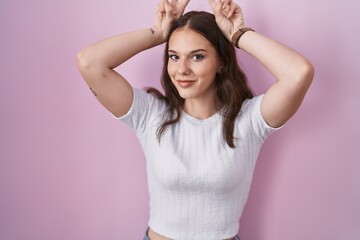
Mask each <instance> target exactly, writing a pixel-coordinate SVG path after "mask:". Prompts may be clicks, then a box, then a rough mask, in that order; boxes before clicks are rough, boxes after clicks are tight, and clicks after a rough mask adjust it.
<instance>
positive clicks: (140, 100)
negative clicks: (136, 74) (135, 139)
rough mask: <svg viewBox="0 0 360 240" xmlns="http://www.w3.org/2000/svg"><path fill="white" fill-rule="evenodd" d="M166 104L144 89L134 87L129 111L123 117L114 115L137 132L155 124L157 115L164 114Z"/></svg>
mask: <svg viewBox="0 0 360 240" xmlns="http://www.w3.org/2000/svg"><path fill="white" fill-rule="evenodd" d="M164 104H165V103H162V102H161V100H159V99H158V98H156V97H155V96H153V95H151V94H149V93H147V92H145V91H144V90H141V89H137V88H133V101H132V105H131V107H130V109H129V111H128V112H127V113H126V114H125V115H124V116H122V117H116V116H115V115H113V114H112V116H113V117H114V118H115V119H117V120H119V121H121V122H123V123H124V124H126V125H127V126H129V127H130V128H131V129H133V130H134V131H135V132H138V133H140V132H145V130H146V129H147V128H148V127H149V125H153V123H154V119H155V118H156V116H160V115H162V113H163V109H165V108H164Z"/></svg>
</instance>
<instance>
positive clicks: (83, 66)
mask: <svg viewBox="0 0 360 240" xmlns="http://www.w3.org/2000/svg"><path fill="white" fill-rule="evenodd" d="M162 42H163V40H162V36H161V34H160V33H159V31H156V30H154V29H152V30H150V29H144V30H139V31H135V32H130V33H125V34H120V35H118V36H115V37H111V38H108V39H105V40H103V41H100V42H98V43H95V44H93V45H91V46H89V47H87V48H85V49H84V50H82V51H80V52H79V53H78V56H77V62H78V68H79V70H80V73H81V75H82V77H83V78H84V80H85V81H86V83H87V84H88V86H89V87H90V89H91V91H92V92H93V93H94V95H95V96H96V98H97V99H98V100H99V101H100V103H101V104H102V105H103V106H104V107H105V108H106V109H108V110H109V111H110V112H111V113H112V114H114V115H115V116H117V117H121V116H123V115H124V114H125V113H127V112H128V110H129V109H130V107H131V104H132V99H133V96H132V94H133V92H132V88H131V86H130V84H129V83H128V81H126V79H125V78H124V77H123V76H121V74H119V73H117V72H116V71H115V70H114V68H116V67H117V66H119V65H120V64H122V63H124V62H125V61H126V60H128V59H129V58H131V57H132V56H134V55H136V54H137V53H139V52H141V51H143V50H145V49H148V48H151V47H153V46H156V45H158V44H161V43H162Z"/></svg>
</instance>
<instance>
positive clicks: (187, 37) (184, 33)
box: [169, 28, 216, 52]
mask: <svg viewBox="0 0 360 240" xmlns="http://www.w3.org/2000/svg"><path fill="white" fill-rule="evenodd" d="M194 49H205V50H207V51H215V52H216V50H215V48H214V47H213V46H212V44H211V43H210V41H209V40H207V39H206V38H205V37H204V36H203V35H201V34H200V33H197V32H195V31H194V30H191V29H189V28H179V29H176V30H175V31H174V32H173V33H172V35H171V37H170V39H169V50H174V51H177V52H178V51H179V52H190V51H193V50H194Z"/></svg>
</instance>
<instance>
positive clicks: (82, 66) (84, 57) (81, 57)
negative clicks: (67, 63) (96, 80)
mask: <svg viewBox="0 0 360 240" xmlns="http://www.w3.org/2000/svg"><path fill="white" fill-rule="evenodd" d="M76 63H77V66H78V69H79V70H80V72H83V71H85V70H86V69H89V68H90V66H91V65H92V64H91V58H90V57H89V56H88V54H87V53H86V50H82V51H80V52H78V54H77V55H76Z"/></svg>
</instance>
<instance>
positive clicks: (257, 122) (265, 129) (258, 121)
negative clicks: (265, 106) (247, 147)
mask: <svg viewBox="0 0 360 240" xmlns="http://www.w3.org/2000/svg"><path fill="white" fill-rule="evenodd" d="M263 97H264V95H259V96H256V97H254V98H252V99H249V100H246V101H245V102H244V105H243V112H244V114H246V115H247V116H248V117H249V121H250V124H251V126H252V128H253V130H254V132H255V134H256V135H257V136H258V137H260V138H261V139H263V140H265V139H266V138H267V137H269V136H270V135H271V134H272V133H273V132H275V131H276V130H278V129H280V128H282V126H281V127H278V128H274V127H271V126H270V125H269V124H268V123H267V122H266V121H265V119H264V117H263V116H262V114H261V110H260V105H261V101H262V99H263Z"/></svg>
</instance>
